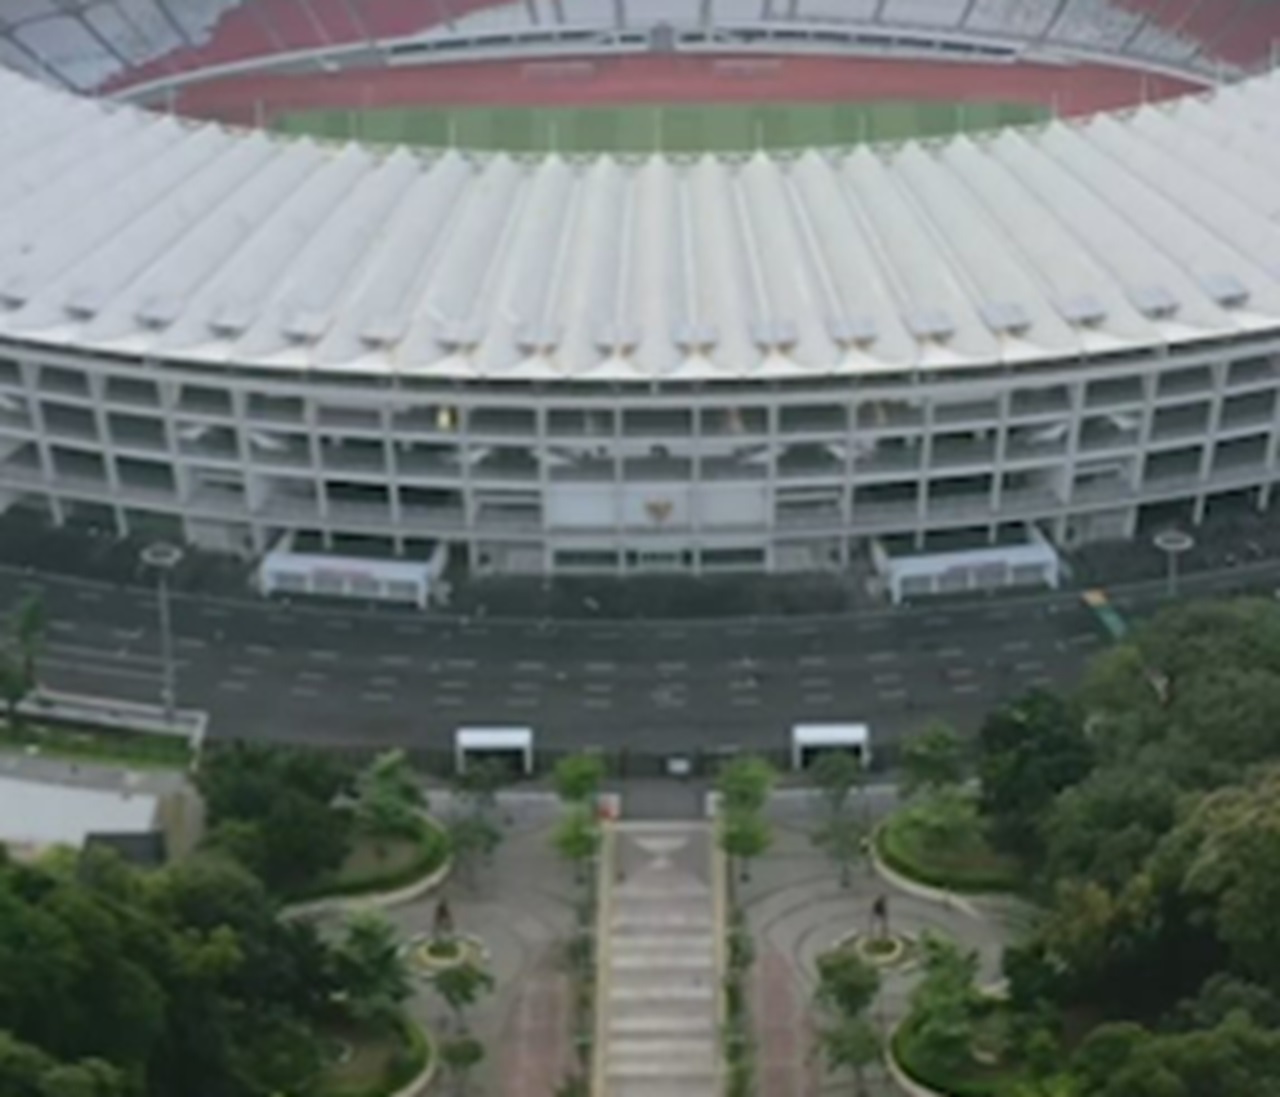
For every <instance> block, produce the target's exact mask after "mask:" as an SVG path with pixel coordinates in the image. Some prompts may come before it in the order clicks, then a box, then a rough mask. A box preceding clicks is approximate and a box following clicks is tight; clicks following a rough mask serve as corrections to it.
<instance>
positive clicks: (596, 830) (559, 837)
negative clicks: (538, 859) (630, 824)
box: [552, 806, 600, 883]
mask: <svg viewBox="0 0 1280 1097" xmlns="http://www.w3.org/2000/svg"><path fill="white" fill-rule="evenodd" d="M552 841H553V843H554V844H555V847H556V852H558V853H559V854H560V856H561V857H563V858H564V859H565V860H566V861H568V862H569V863H570V864H571V865H573V870H574V877H575V879H576V880H577V881H578V883H583V882H584V881H585V880H586V865H587V862H588V861H590V860H591V859H592V858H593V857H595V855H596V853H597V851H598V850H599V849H600V827H599V825H598V824H597V823H596V818H595V812H594V811H593V810H592V809H591V808H590V807H586V806H578V807H573V808H570V809H569V810H568V811H567V812H566V813H565V814H564V815H563V816H562V817H561V819H560V822H559V823H558V824H557V825H556V829H555V833H554V834H553V835H552Z"/></svg>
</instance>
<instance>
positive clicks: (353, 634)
mask: <svg viewBox="0 0 1280 1097" xmlns="http://www.w3.org/2000/svg"><path fill="white" fill-rule="evenodd" d="M1239 578H1240V576H1239V574H1238V573H1234V572H1233V573H1230V574H1226V575H1223V576H1222V577H1221V579H1220V581H1219V582H1217V583H1216V584H1215V583H1214V582H1213V581H1212V580H1211V579H1206V580H1205V585H1207V586H1209V587H1210V589H1216V588H1217V587H1219V586H1221V585H1223V584H1225V583H1227V582H1230V581H1235V582H1238V581H1239ZM33 590H39V591H40V592H41V593H42V596H43V598H44V600H45V605H46V610H47V613H48V617H49V633H48V638H47V643H46V654H45V656H44V658H43V661H42V675H43V677H44V679H45V680H46V682H47V684H49V685H51V686H53V687H55V688H61V689H69V690H77V691H83V692H89V693H96V694H103V695H111V696H120V697H128V698H133V699H138V700H154V699H156V697H157V696H158V691H159V667H160V660H159V655H158V651H159V643H158V636H157V628H156V612H155V610H156V607H155V601H154V597H153V596H150V595H147V594H144V593H142V592H139V591H136V590H129V589H119V588H111V587H106V586H100V585H91V584H86V583H79V582H75V581H69V580H65V579H57V578H52V577H42V576H36V575H30V574H25V573H16V572H12V571H7V572H6V571H0V606H4V605H9V604H12V603H13V602H14V601H16V600H17V599H18V598H19V597H20V596H21V594H22V593H23V592H24V591H33ZM1157 596H1158V591H1157V592H1151V591H1148V592H1147V593H1146V594H1145V595H1144V596H1142V597H1137V598H1135V599H1134V600H1133V602H1134V605H1135V607H1139V608H1140V607H1141V606H1142V605H1146V604H1150V603H1152V602H1153V600H1154V598H1155V597H1157ZM174 621H175V635H176V652H177V658H178V687H179V696H180V701H181V703H182V704H183V705H184V706H190V707H200V708H205V709H207V710H208V711H209V712H210V713H211V715H212V717H213V721H212V734H213V735H214V736H215V737H219V736H245V737H249V736H252V737H261V738H267V739H275V740H281V741H311V742H323V743H333V744H357V743H358V744H370V745H377V746H382V745H391V744H397V745H404V746H406V747H419V748H447V747H448V746H449V745H450V742H451V736H452V731H453V729H454V728H455V727H456V726H457V725H459V724H463V723H469V724H474V723H494V722H498V723H505V724H511V723H517V724H521V725H529V726H532V727H534V728H536V729H537V733H538V743H539V745H540V746H544V747H552V748H557V747H577V746H584V745H599V746H603V747H607V748H617V747H620V746H626V747H628V748H629V749H633V750H634V751H636V752H637V753H666V752H669V751H677V750H681V749H687V748H689V747H690V746H692V745H698V746H703V747H715V746H719V747H727V746H741V747H753V748H757V749H758V748H764V747H775V748H778V747H782V746H784V745H785V743H786V737H787V733H788V729H789V728H790V726H791V725H792V724H793V723H796V722H797V721H802V720H836V719H856V720H859V721H865V722H868V723H870V724H871V725H872V727H873V728H874V729H875V733H876V735H877V737H878V738H880V739H881V740H882V741H883V740H885V739H892V738H893V737H895V736H897V735H900V734H901V733H902V732H903V731H904V730H908V729H911V728H914V727H917V726H919V725H920V724H921V723H923V722H924V721H926V720H928V719H929V718H932V717H935V716H936V717H944V718H946V719H948V720H951V721H953V722H955V723H957V724H959V725H960V726H965V725H969V724H971V723H972V722H973V721H974V720H975V719H976V718H977V717H978V716H980V715H981V714H982V713H984V712H985V711H987V710H989V709H990V708H991V706H992V705H993V704H995V703H997V702H999V701H1001V700H1003V699H1005V698H1008V697H1010V696H1013V695H1016V694H1017V693H1019V692H1020V691H1022V690H1025V689H1027V688H1028V687H1031V686H1036V685H1054V684H1062V685H1066V684H1069V683H1071V682H1072V681H1074V680H1075V679H1076V678H1077V676H1078V674H1079V672H1080V669H1081V666H1082V664H1083V662H1084V660H1085V659H1086V658H1087V657H1088V656H1089V655H1091V654H1092V653H1094V652H1096V651H1098V650H1100V649H1101V648H1102V646H1103V645H1104V643H1105V640H1104V638H1103V636H1102V634H1101V632H1100V630H1099V629H1098V628H1097V626H1096V624H1095V623H1094V622H1093V620H1092V617H1091V615H1090V614H1089V613H1088V612H1087V611H1086V610H1085V609H1084V608H1083V607H1082V606H1081V605H1080V604H1079V602H1078V600H1076V599H1075V598H1073V597H1072V596H1060V597H1058V598H1056V599H1051V598H1045V597H1034V598H1026V599H1018V600H1010V599H1004V600H996V601H991V602H989V603H978V604H976V605H970V606H963V607H959V606H949V607H946V608H942V607H937V608H929V607H928V606H924V607H913V608H908V609H902V610H896V611H889V610H886V611H881V612H876V613H868V614H864V615H860V616H854V617H846V618H839V619H835V618H833V619H821V620H803V619H786V620H768V621H761V620H734V621H719V622H680V623H668V624H661V623H654V624H646V623H635V622H628V623H574V624H551V623H541V624H540V623H536V622H535V623H528V622H494V621H471V622H460V621H451V620H445V619H437V618H430V617H417V616H412V615H409V614H398V613H368V612H365V611H347V610H343V609H318V608H315V607H309V606H308V607H303V606H286V605H280V604H275V603H255V602H225V601H212V600H200V599H185V598H184V599H179V600H177V601H176V602H175V607H174Z"/></svg>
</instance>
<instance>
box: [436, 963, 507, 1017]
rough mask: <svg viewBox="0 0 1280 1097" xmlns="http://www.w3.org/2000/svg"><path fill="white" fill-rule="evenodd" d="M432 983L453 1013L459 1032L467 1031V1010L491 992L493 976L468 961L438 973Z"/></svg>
mask: <svg viewBox="0 0 1280 1097" xmlns="http://www.w3.org/2000/svg"><path fill="white" fill-rule="evenodd" d="M434 982H435V988H436V990H437V991H438V992H439V994H440V997H441V998H443V999H444V1000H445V1004H446V1005H447V1006H448V1007H449V1008H450V1009H451V1010H452V1011H453V1016H454V1021H455V1024H456V1027H457V1029H458V1031H459V1032H466V1031H467V1016H466V1015H467V1010H468V1009H470V1008H471V1007H472V1006H473V1005H475V1004H476V1002H477V1001H479V999H480V996H481V995H482V994H487V993H488V992H489V991H491V990H493V976H492V975H490V974H489V973H488V972H487V971H486V970H485V969H484V968H482V967H480V966H479V965H477V964H474V963H472V962H471V961H470V960H465V961H463V962H462V963H460V964H455V965H454V966H453V967H447V968H444V969H443V970H441V971H439V972H438V973H437V974H436V977H435V980H434Z"/></svg>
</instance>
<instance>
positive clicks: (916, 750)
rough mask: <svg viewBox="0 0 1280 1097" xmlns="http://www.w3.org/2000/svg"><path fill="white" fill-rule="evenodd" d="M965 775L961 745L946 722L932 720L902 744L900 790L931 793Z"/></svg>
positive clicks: (946, 786) (957, 734)
mask: <svg viewBox="0 0 1280 1097" xmlns="http://www.w3.org/2000/svg"><path fill="white" fill-rule="evenodd" d="M964 777H965V747H964V741H963V740H962V739H961V738H960V735H959V733H958V732H957V731H956V730H955V728H953V727H952V726H951V725H950V724H944V723H942V722H941V721H938V720H935V721H933V722H932V723H930V724H928V725H927V726H926V727H925V728H924V729H923V730H921V731H920V732H919V733H917V734H916V735H913V736H911V737H910V738H909V739H907V741H906V742H905V743H904V744H903V747H902V791H903V794H904V795H906V796H914V795H915V794H916V793H925V794H932V793H937V792H940V791H941V790H943V789H948V788H951V787H953V786H955V785H959V784H960V783H961V782H962V781H963V780H964Z"/></svg>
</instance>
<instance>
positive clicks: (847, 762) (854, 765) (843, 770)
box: [809, 750, 864, 819]
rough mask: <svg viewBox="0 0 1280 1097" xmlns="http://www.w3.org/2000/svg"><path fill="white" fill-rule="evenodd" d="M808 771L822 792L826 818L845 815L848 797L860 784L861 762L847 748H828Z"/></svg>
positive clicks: (847, 809) (848, 806)
mask: <svg viewBox="0 0 1280 1097" xmlns="http://www.w3.org/2000/svg"><path fill="white" fill-rule="evenodd" d="M809 773H810V775H811V776H812V777H813V781H814V784H816V785H817V786H818V790H819V792H820V793H821V794H822V800H823V804H824V806H825V808H826V816H827V818H828V819H833V818H838V817H840V816H843V815H845V814H846V813H847V812H848V811H849V809H850V803H849V801H850V798H851V797H852V796H853V793H854V792H855V791H856V790H857V789H858V788H859V787H861V785H862V778H863V776H864V773H863V769H862V763H861V762H860V761H858V759H857V758H855V757H854V756H853V755H852V754H850V753H849V752H848V751H847V750H828V751H825V752H823V753H822V754H821V755H819V756H818V760H817V761H816V762H814V764H813V767H812V768H811V769H810V771H809Z"/></svg>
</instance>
